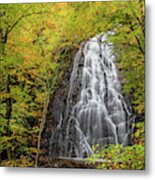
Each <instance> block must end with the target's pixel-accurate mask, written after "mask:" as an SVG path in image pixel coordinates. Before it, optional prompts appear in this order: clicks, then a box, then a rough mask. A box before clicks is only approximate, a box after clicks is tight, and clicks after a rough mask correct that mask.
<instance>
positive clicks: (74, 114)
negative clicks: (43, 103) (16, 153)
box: [43, 35, 134, 158]
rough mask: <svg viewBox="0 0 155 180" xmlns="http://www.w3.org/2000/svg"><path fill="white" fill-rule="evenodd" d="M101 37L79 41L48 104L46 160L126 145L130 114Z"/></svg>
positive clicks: (115, 70) (109, 54) (87, 153)
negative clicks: (72, 61)
mask: <svg viewBox="0 0 155 180" xmlns="http://www.w3.org/2000/svg"><path fill="white" fill-rule="evenodd" d="M106 38H107V37H106V36H102V35H101V36H95V37H94V38H91V39H90V40H88V41H87V42H85V43H82V44H81V46H80V49H79V51H78V52H77V54H76V56H75V58H74V64H73V68H72V72H71V69H70V70H69V71H68V72H66V73H65V75H64V81H63V82H62V83H61V85H60V86H59V88H58V90H57V91H56V94H55V96H54V98H53V99H51V102H50V105H49V112H48V115H47V120H46V126H45V132H44V133H43V146H44V147H46V148H45V149H46V153H45V154H48V156H49V157H50V158H62V157H64V158H85V157H88V156H89V155H90V154H92V153H93V150H92V148H91V147H92V145H93V144H99V147H103V146H105V145H108V144H124V145H128V144H130V143H131V137H130V135H131V133H132V128H131V123H132V121H134V118H133V116H132V114H131V109H130V105H129V103H126V100H125V98H124V97H123V95H122V94H121V86H120V82H119V79H118V74H117V69H116V66H115V56H114V55H113V54H112V44H106V43H105V41H106ZM69 79H70V80H69Z"/></svg>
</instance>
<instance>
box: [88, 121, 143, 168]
mask: <svg viewBox="0 0 155 180" xmlns="http://www.w3.org/2000/svg"><path fill="white" fill-rule="evenodd" d="M135 128H136V130H135V133H134V134H133V136H132V138H133V142H134V143H135V144H134V145H133V146H126V147H124V146H123V145H121V144H119V145H114V144H111V145H107V146H105V147H103V149H101V150H99V145H93V146H92V149H93V151H94V154H92V155H91V156H90V157H89V158H88V159H87V164H88V165H93V166H97V168H98V169H109V170H110V169H116V170H121V169H126V170H143V169H144V168H145V150H144V148H145V147H144V123H143V122H140V123H137V124H135Z"/></svg>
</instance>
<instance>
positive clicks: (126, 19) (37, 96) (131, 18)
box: [0, 0, 145, 166]
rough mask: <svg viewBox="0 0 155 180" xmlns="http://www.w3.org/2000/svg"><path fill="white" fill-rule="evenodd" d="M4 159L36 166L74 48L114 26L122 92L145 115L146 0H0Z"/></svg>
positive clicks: (112, 39) (0, 150)
mask: <svg viewBox="0 0 155 180" xmlns="http://www.w3.org/2000/svg"><path fill="white" fill-rule="evenodd" d="M0 8H1V11H0V21H1V27H0V53H1V56H0V62H1V67H0V68H1V78H0V84H1V86H0V90H1V99H0V103H1V110H0V118H1V119H0V142H1V143H0V155H1V157H0V161H1V165H8V166H34V156H35V155H36V153H37V146H38V138H39V135H38V134H39V132H40V129H41V127H40V126H41V125H42V126H43V124H44V121H45V114H46V111H47V106H48V103H49V97H50V96H52V95H53V94H54V93H55V92H56V90H57V87H58V85H59V84H60V83H61V80H62V77H63V74H64V72H65V71H66V70H67V69H68V67H69V66H71V62H70V61H69V60H68V56H69V53H68V52H69V51H68V50H69V49H78V48H79V46H80V44H81V43H82V42H83V41H86V40H88V39H89V38H90V37H93V36H95V35H96V34H99V33H102V32H103V33H107V32H108V31H113V32H114V34H113V35H110V36H109V38H108V41H110V42H112V43H113V45H114V52H115V54H116V56H117V60H116V63H117V67H118V71H119V74H120V79H121V82H122V92H123V93H124V94H125V95H126V96H127V97H129V98H130V101H131V104H132V107H133V110H134V113H135V114H137V115H140V116H141V119H142V120H143V119H144V52H145V47H144V34H145V29H144V1H142V0H134V1H121V2H74V3H73V2H69V3H37V4H0Z"/></svg>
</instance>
